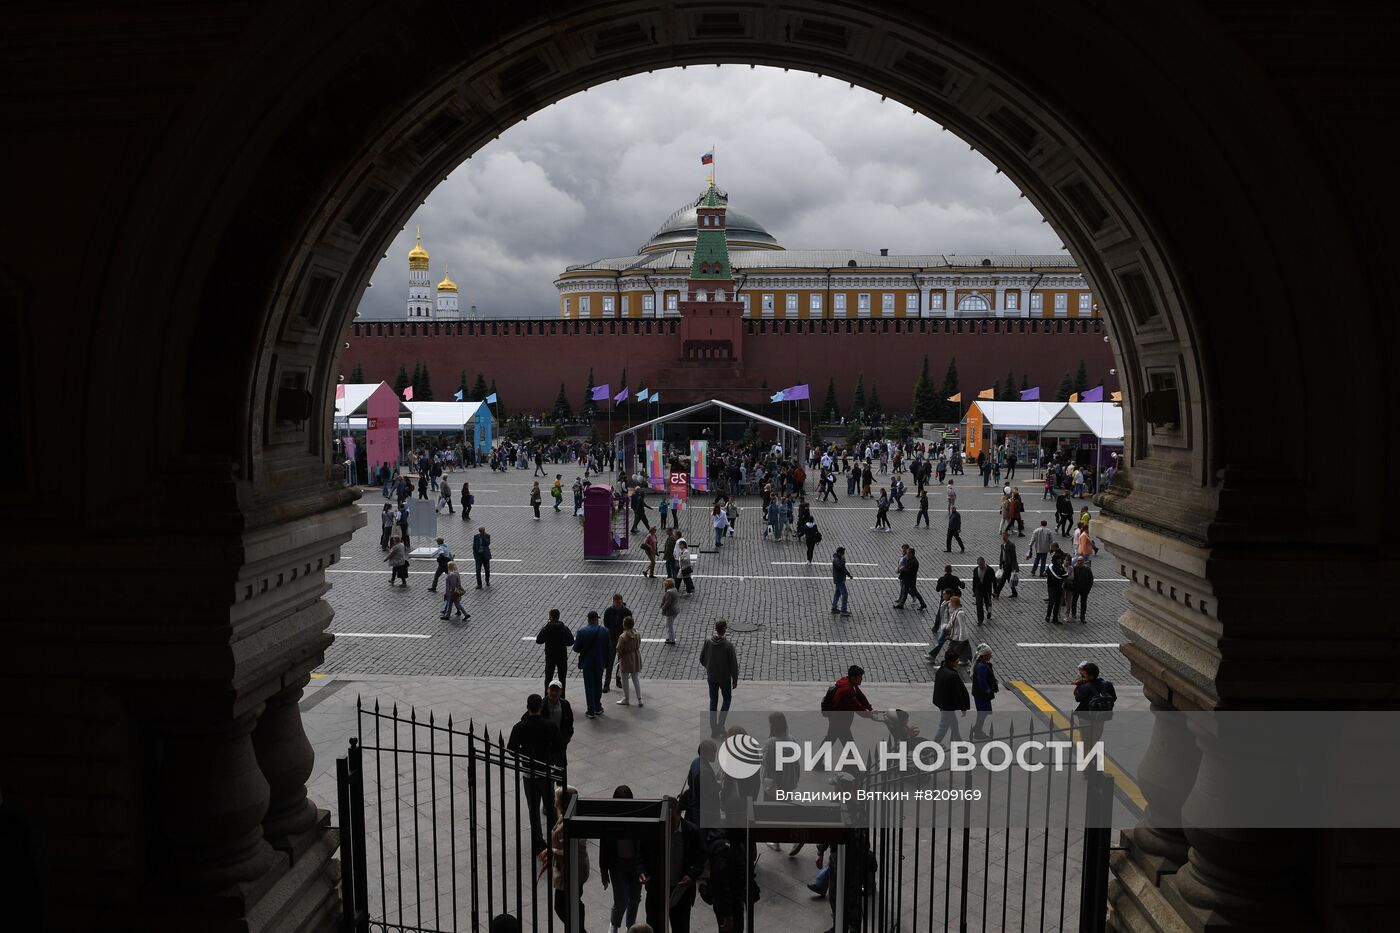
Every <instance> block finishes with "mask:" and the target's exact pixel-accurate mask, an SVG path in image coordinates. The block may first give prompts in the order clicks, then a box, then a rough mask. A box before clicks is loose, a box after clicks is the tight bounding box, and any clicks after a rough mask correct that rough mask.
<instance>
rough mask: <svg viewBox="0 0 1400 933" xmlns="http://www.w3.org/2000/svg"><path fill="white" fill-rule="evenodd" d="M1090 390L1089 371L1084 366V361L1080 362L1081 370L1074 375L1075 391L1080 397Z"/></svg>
mask: <svg viewBox="0 0 1400 933" xmlns="http://www.w3.org/2000/svg"><path fill="white" fill-rule="evenodd" d="M1088 388H1089V369H1088V367H1086V366H1085V365H1084V361H1083V360H1080V361H1079V369H1078V370H1077V371H1076V372H1075V374H1074V390H1073V391H1075V392H1078V393H1079V394H1080V395H1083V394H1084V391H1085V390H1086V389H1088Z"/></svg>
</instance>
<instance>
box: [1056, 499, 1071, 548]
mask: <svg viewBox="0 0 1400 933" xmlns="http://www.w3.org/2000/svg"><path fill="white" fill-rule="evenodd" d="M1073 528H1074V503H1073V502H1070V501H1069V492H1067V491H1065V490H1061V491H1060V494H1059V495H1058V496H1056V497H1055V530H1056V531H1058V532H1059V533H1060V537H1062V538H1068V537H1069V533H1070V531H1071V530H1072V529H1073Z"/></svg>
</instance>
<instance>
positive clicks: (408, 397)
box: [403, 386, 413, 402]
mask: <svg viewBox="0 0 1400 933" xmlns="http://www.w3.org/2000/svg"><path fill="white" fill-rule="evenodd" d="M403 400H404V401H405V402H411V401H413V386H404V389H403Z"/></svg>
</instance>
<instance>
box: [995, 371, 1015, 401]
mask: <svg viewBox="0 0 1400 933" xmlns="http://www.w3.org/2000/svg"><path fill="white" fill-rule="evenodd" d="M997 397H998V398H1000V399H1001V400H1002V401H1003V402H1015V401H1018V400H1019V399H1020V398H1021V396H1020V394H1019V393H1018V392H1017V391H1016V374H1015V373H1013V372H1012V371H1011V370H1009V369H1008V370H1007V371H1006V387H1005V388H1004V389H1002V394H1001V395H999V396H997Z"/></svg>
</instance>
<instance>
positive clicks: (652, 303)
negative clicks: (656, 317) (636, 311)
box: [642, 295, 656, 314]
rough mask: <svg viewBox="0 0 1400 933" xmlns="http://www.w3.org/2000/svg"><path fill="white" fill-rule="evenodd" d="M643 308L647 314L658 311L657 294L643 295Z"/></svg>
mask: <svg viewBox="0 0 1400 933" xmlns="http://www.w3.org/2000/svg"><path fill="white" fill-rule="evenodd" d="M642 310H643V311H644V312H646V313H647V314H652V313H653V312H655V311H656V296H655V295H643V296H642Z"/></svg>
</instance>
